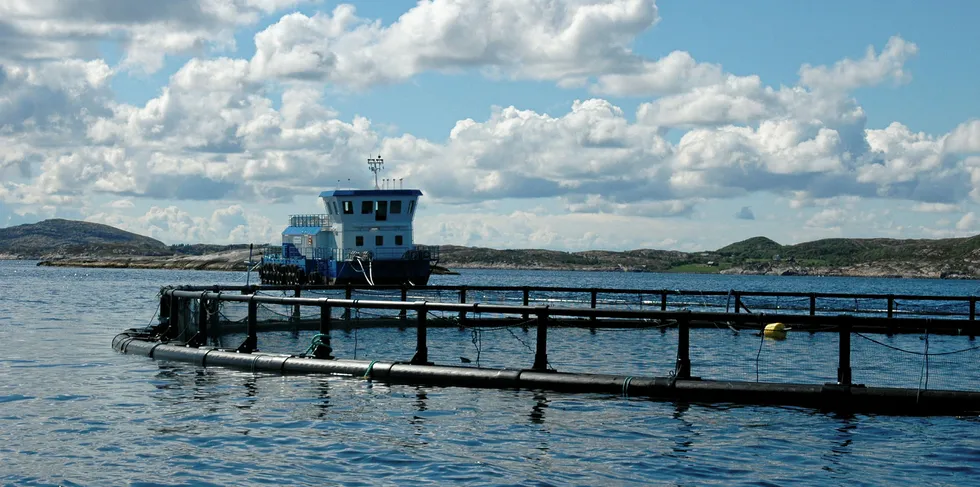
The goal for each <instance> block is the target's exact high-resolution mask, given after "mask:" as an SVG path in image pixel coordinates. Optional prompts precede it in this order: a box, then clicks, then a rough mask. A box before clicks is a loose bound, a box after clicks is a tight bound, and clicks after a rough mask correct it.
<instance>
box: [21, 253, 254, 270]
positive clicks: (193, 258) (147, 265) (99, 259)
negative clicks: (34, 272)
mask: <svg viewBox="0 0 980 487" xmlns="http://www.w3.org/2000/svg"><path fill="white" fill-rule="evenodd" d="M259 258H261V255H253V256H252V259H253V260H258V259H259ZM36 260H39V262H38V263H37V265H39V266H51V267H91V268H108V269H182V270H199V271H204V270H207V271H246V270H247V269H248V265H247V264H246V262H247V261H248V250H234V251H230V252H221V253H217V254H205V255H173V256H143V255H130V256H111V257H106V256H71V257H66V256H42V257H41V258H40V259H36Z"/></svg>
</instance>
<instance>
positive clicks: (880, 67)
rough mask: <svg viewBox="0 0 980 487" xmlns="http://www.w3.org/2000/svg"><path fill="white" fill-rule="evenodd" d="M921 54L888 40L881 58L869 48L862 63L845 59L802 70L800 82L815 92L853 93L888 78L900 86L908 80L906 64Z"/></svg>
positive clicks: (905, 44)
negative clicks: (830, 65)
mask: <svg viewBox="0 0 980 487" xmlns="http://www.w3.org/2000/svg"><path fill="white" fill-rule="evenodd" d="M918 52H919V48H918V47H917V46H916V45H915V44H913V43H911V42H908V41H906V40H904V39H902V38H901V37H898V36H895V37H892V38H891V39H888V43H887V44H885V48H884V49H882V51H881V54H877V53H875V49H874V46H868V48H867V52H866V53H865V55H864V58H863V59H859V60H857V61H855V60H853V59H842V60H840V61H837V62H836V63H834V65H833V67H827V66H810V65H809V64H804V65H803V67H801V68H800V82H801V83H802V84H803V85H804V86H807V87H810V88H812V89H814V90H829V91H845V92H846V91H851V90H854V89H855V88H860V87H862V86H874V85H877V84H879V83H881V82H883V81H885V80H887V79H889V78H892V79H894V80H895V81H898V82H904V81H907V80H908V79H909V75H908V73H906V72H905V71H904V65H905V61H907V60H908V59H909V58H910V57H912V56H914V55H915V54H916V53H918Z"/></svg>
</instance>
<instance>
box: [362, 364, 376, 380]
mask: <svg viewBox="0 0 980 487" xmlns="http://www.w3.org/2000/svg"><path fill="white" fill-rule="evenodd" d="M376 363H378V361H377V360H372V361H371V363H370V364H368V366H367V370H365V371H364V376H363V377H361V378H362V379H368V380H370V379H371V370H372V369H374V364H376Z"/></svg>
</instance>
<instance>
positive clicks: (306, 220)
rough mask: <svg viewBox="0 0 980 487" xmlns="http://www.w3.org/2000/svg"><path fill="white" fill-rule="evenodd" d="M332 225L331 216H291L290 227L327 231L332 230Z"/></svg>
mask: <svg viewBox="0 0 980 487" xmlns="http://www.w3.org/2000/svg"><path fill="white" fill-rule="evenodd" d="M331 224H332V222H331V220H330V215H327V214H306V215H289V226H291V227H313V228H320V229H327V228H330V226H331Z"/></svg>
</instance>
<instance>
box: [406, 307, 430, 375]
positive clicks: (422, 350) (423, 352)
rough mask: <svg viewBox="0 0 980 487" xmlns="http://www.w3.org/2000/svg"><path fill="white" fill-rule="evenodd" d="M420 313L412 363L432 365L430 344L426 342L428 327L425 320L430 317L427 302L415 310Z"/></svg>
mask: <svg viewBox="0 0 980 487" xmlns="http://www.w3.org/2000/svg"><path fill="white" fill-rule="evenodd" d="M415 313H416V315H418V328H417V329H416V330H417V331H416V332H415V337H416V341H415V356H414V357H412V362H411V363H412V365H432V362H429V345H428V343H426V328H425V322H426V319H427V317H428V314H429V312H428V309H427V307H426V306H425V304H422V305H421V306H419V307H418V309H417V310H416V311H415Z"/></svg>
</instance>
